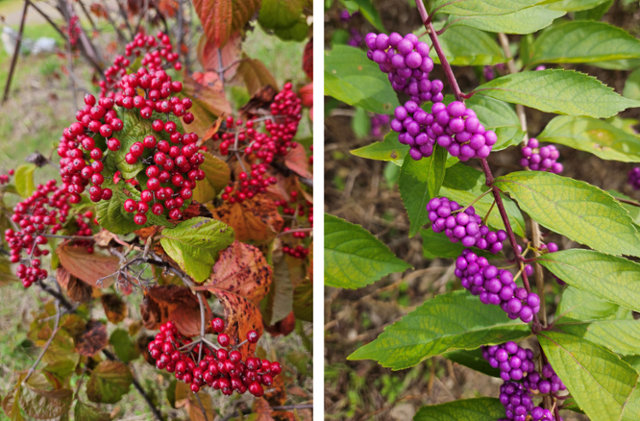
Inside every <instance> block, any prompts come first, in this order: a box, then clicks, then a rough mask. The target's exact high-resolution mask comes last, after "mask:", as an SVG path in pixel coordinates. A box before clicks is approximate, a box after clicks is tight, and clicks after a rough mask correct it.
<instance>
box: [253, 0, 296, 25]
mask: <svg viewBox="0 0 640 421" xmlns="http://www.w3.org/2000/svg"><path fill="white" fill-rule="evenodd" d="M303 7H304V1H303V0H262V6H261V7H260V14H259V15H258V22H259V23H260V25H262V26H264V27H265V28H267V29H287V28H291V27H292V26H294V25H295V24H296V23H298V20H299V18H300V15H301V14H302V9H303Z"/></svg>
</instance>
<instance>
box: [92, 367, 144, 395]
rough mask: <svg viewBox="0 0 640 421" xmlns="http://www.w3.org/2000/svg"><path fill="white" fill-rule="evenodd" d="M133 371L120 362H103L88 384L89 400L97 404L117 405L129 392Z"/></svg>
mask: <svg viewBox="0 0 640 421" xmlns="http://www.w3.org/2000/svg"><path fill="white" fill-rule="evenodd" d="M132 382H133V375H132V374H131V370H130V369H129V367H127V366H126V365H125V364H124V363H121V362H119V361H102V362H100V363H99V364H98V366H97V367H96V368H94V369H93V372H92V373H91V377H90V378H89V381H88V382H87V398H89V400H90V401H91V402H96V403H116V402H118V401H119V400H120V399H122V397H123V396H124V395H125V394H127V393H128V392H129V387H130V386H131V383H132Z"/></svg>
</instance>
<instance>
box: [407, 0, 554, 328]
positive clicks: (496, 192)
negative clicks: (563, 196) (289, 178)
mask: <svg viewBox="0 0 640 421" xmlns="http://www.w3.org/2000/svg"><path fill="white" fill-rule="evenodd" d="M415 1H416V6H417V7H418V12H419V13H420V18H421V19H422V22H423V23H424V26H425V28H426V29H427V32H428V33H429V38H431V42H432V44H433V48H435V50H436V53H437V54H438V58H439V59H440V63H441V64H442V68H443V69H444V73H445V75H446V77H447V81H448V82H449V85H450V86H451V88H452V89H453V95H454V96H455V98H456V100H458V101H460V102H464V99H465V98H466V97H467V96H465V94H463V93H462V91H461V90H460V87H459V86H458V81H457V80H456V77H455V75H454V74H453V69H452V68H451V65H450V64H449V61H448V60H447V57H446V56H445V55H444V51H443V50H442V46H441V45H440V40H439V39H438V34H437V33H436V31H435V29H434V28H433V24H432V23H431V20H430V19H429V14H428V13H427V10H426V9H425V7H424V4H423V3H422V0H415ZM480 165H481V166H482V171H483V172H484V175H485V177H486V185H487V186H489V187H490V188H491V191H492V193H493V197H494V198H495V201H496V206H497V207H498V210H499V211H500V217H501V218H502V222H503V223H504V226H505V228H506V231H507V236H508V237H509V242H510V243H511V247H512V248H513V252H514V253H515V256H516V260H517V261H518V263H520V264H523V265H524V264H525V259H524V258H523V257H522V255H521V254H520V252H518V243H517V242H516V236H515V234H514V233H513V229H512V228H511V224H510V222H509V217H508V216H507V211H506V209H505V207H504V203H503V202H502V197H501V196H500V189H498V187H496V186H494V185H493V182H494V180H495V179H494V178H493V174H492V173H491V168H489V164H488V163H487V160H486V159H485V158H482V159H480ZM522 283H523V284H524V287H525V289H526V290H527V292H528V293H531V286H530V285H529V279H528V277H527V274H526V273H525V271H522ZM541 299H542V298H541ZM541 329H542V326H541V325H540V320H539V319H538V315H537V314H534V315H533V325H532V326H531V330H532V331H533V333H538V332H540V331H541Z"/></svg>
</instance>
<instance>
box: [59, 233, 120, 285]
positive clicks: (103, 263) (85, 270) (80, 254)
mask: <svg viewBox="0 0 640 421" xmlns="http://www.w3.org/2000/svg"><path fill="white" fill-rule="evenodd" d="M56 253H57V254H58V257H59V258H60V264H61V265H62V266H64V267H65V268H66V269H67V270H68V271H69V273H71V274H72V275H74V276H76V277H78V278H79V279H81V280H83V281H84V282H86V283H88V284H89V285H91V286H94V287H98V288H106V287H108V286H110V285H111V284H112V283H113V282H114V281H115V277H113V276H112V277H110V278H108V279H105V280H104V283H103V284H102V285H97V281H98V279H100V278H104V277H106V276H109V275H112V274H113V273H115V272H117V271H118V269H119V268H120V260H119V259H118V258H117V257H115V256H106V255H103V254H99V253H92V254H89V253H88V252H87V249H86V248H85V247H77V246H72V245H70V244H69V243H68V242H64V243H62V244H60V245H59V246H58V248H57V249H56Z"/></svg>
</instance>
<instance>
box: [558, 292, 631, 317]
mask: <svg viewBox="0 0 640 421" xmlns="http://www.w3.org/2000/svg"><path fill="white" fill-rule="evenodd" d="M619 309H620V306H619V305H617V304H613V303H610V302H608V301H604V300H602V299H600V298H597V297H595V296H594V295H591V294H589V293H588V292H586V291H583V290H581V289H580V288H576V287H573V286H568V287H567V288H566V289H565V290H564V292H563V293H562V299H561V300H560V304H559V305H558V309H557V310H556V317H557V318H558V320H557V323H561V322H562V321H563V320H565V319H575V320H600V319H609V318H612V317H615V315H616V313H617V312H618V310H619Z"/></svg>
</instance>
